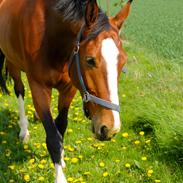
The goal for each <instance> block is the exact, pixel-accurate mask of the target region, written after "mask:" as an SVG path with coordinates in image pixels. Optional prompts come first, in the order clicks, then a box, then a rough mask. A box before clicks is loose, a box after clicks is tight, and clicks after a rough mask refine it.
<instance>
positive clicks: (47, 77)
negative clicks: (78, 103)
mask: <svg viewBox="0 0 183 183" xmlns="http://www.w3.org/2000/svg"><path fill="white" fill-rule="evenodd" d="M131 2H132V0H129V1H128V3H127V4H126V5H125V6H124V8H123V9H122V10H121V11H120V12H119V13H118V14H117V15H116V16H115V17H112V18H108V17H107V16H106V15H105V13H103V12H102V10H101V9H100V8H99V7H98V5H97V2H96V0H31V1H29V0H24V1H22V0H0V49H1V50H2V53H3V54H4V56H5V58H6V64H7V67H8V71H9V73H10V75H11V76H12V78H13V80H14V88H15V93H16V96H17V98H18V101H19V112H20V128H21V131H20V137H21V138H22V139H23V140H27V139H28V137H29V131H28V121H27V118H26V116H25V111H24V86H23V83H22V80H21V71H23V72H25V73H26V76H27V78H28V82H29V85H30V88H31V92H32V98H33V103H34V106H35V109H36V111H37V113H38V115H39V117H40V119H41V121H42V123H43V126H44V128H45V131H46V143H47V148H48V151H49V153H50V155H51V158H52V161H53V163H54V165H55V169H56V182H61V183H64V182H66V179H65V177H64V174H63V172H62V166H64V162H63V160H61V154H63V137H64V132H65V130H66V127H67V115H68V109H69V106H70V103H71V101H72V99H73V97H74V95H75V93H76V90H77V89H79V91H80V93H81V95H82V97H83V101H84V102H83V103H84V105H83V106H84V111H85V115H86V116H87V117H89V118H90V119H91V120H92V129H93V133H94V134H95V136H96V138H98V139H100V140H108V139H110V138H111V137H112V136H113V135H114V134H116V133H117V132H119V130H120V117H119V99H118V91H117V85H118V84H117V83H118V78H119V76H120V73H121V69H122V67H123V65H124V64H125V59H126V55H125V53H124V50H123V49H122V43H121V40H120V37H119V29H120V28H121V26H122V24H123V22H124V21H125V19H126V18H127V16H128V13H129V10H130V4H131ZM1 65H2V64H1ZM1 79H2V78H1ZM2 83H3V85H2V86H3V87H5V83H4V81H3V82H2ZM52 88H56V89H57V90H58V92H59V101H58V111H59V114H58V117H57V118H56V120H53V118H52V114H51V111H50V100H51V98H50V96H51V90H52ZM61 165H62V166H61Z"/></svg>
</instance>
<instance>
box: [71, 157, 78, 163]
mask: <svg viewBox="0 0 183 183" xmlns="http://www.w3.org/2000/svg"><path fill="white" fill-rule="evenodd" d="M78 161H79V159H78V158H72V159H71V163H77V162H78Z"/></svg>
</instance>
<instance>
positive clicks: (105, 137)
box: [92, 125, 116, 141]
mask: <svg viewBox="0 0 183 183" xmlns="http://www.w3.org/2000/svg"><path fill="white" fill-rule="evenodd" d="M92 130H93V133H94V134H95V137H96V138H97V139H98V140H100V141H109V140H111V138H112V137H113V136H114V135H115V134H116V132H115V133H111V132H110V130H109V129H108V128H107V126H105V125H104V126H101V127H100V128H99V130H98V131H95V129H94V127H92Z"/></svg>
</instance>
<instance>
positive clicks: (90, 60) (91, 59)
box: [86, 57, 96, 67]
mask: <svg viewBox="0 0 183 183" xmlns="http://www.w3.org/2000/svg"><path fill="white" fill-rule="evenodd" d="M86 62H87V64H88V65H89V66H92V67H94V66H95V65H96V62H95V58H94V57H86Z"/></svg>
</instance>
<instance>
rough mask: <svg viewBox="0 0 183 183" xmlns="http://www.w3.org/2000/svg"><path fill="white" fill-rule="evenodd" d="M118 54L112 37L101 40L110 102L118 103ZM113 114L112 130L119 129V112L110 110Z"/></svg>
mask: <svg viewBox="0 0 183 183" xmlns="http://www.w3.org/2000/svg"><path fill="white" fill-rule="evenodd" d="M118 55H119V50H118V48H117V46H116V44H115V43H114V41H113V39H112V38H107V39H104V40H103V41H102V56H103V58H104V60H105V62H106V68H107V83H108V88H109V94H110V100H111V102H112V103H114V104H117V105H119V98H118V88H117V86H118V81H117V77H118V71H117V68H118V67H117V65H118ZM112 113H113V116H114V127H113V130H116V131H119V130H120V126H121V124H120V117H119V112H117V111H114V110H113V111H112Z"/></svg>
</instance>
